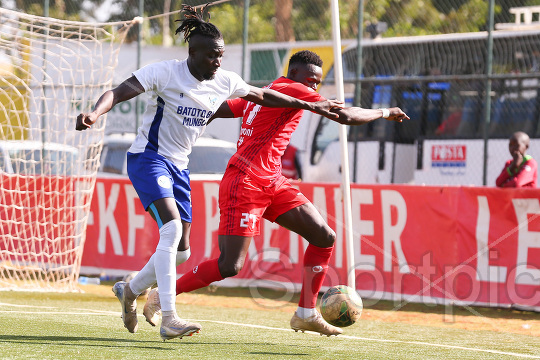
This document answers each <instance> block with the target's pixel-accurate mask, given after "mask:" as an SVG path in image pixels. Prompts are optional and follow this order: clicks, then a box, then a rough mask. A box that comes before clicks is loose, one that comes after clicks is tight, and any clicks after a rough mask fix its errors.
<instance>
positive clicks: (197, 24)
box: [175, 3, 223, 43]
mask: <svg viewBox="0 0 540 360" xmlns="http://www.w3.org/2000/svg"><path fill="white" fill-rule="evenodd" d="M208 5H210V3H208V4H206V5H205V6H204V7H203V8H202V9H201V11H200V12H197V9H196V8H194V7H192V6H189V5H185V4H184V5H182V13H183V15H184V16H183V18H182V19H179V20H176V21H180V26H179V27H178V29H176V32H175V34H178V33H180V32H183V33H184V41H185V42H187V43H189V40H190V39H191V38H192V37H193V36H194V35H202V36H205V37H208V38H211V39H214V40H218V39H223V35H222V34H221V31H219V29H218V28H217V27H216V26H215V25H214V24H212V23H210V22H208V21H205V20H204V19H203V14H204V12H205V10H206V8H207V7H208ZM208 20H210V14H208Z"/></svg>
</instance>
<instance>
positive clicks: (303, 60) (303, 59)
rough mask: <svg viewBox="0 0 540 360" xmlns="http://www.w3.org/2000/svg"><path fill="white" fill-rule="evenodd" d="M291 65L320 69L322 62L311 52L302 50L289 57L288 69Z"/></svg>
mask: <svg viewBox="0 0 540 360" xmlns="http://www.w3.org/2000/svg"><path fill="white" fill-rule="evenodd" d="M293 64H306V65H315V66H318V67H322V64H323V61H322V59H321V58H320V57H319V55H317V54H315V53H314V52H313V51H309V50H302V51H299V52H297V53H295V54H294V55H293V56H291V59H290V60H289V67H291V65H293Z"/></svg>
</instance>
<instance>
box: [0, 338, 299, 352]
mask: <svg viewBox="0 0 540 360" xmlns="http://www.w3.org/2000/svg"><path fill="white" fill-rule="evenodd" d="M2 342H3V343H13V344H40V345H57V346H95V347H109V348H126V347H129V348H134V347H136V348H139V349H150V350H170V349H171V348H170V346H168V345H169V344H174V346H182V345H184V346H207V345H215V346H237V345H238V344H237V343H231V342H209V341H197V342H192V341H186V340H184V339H182V341H175V340H172V341H167V342H164V341H162V340H157V339H156V340H136V339H122V338H104V337H86V336H38V335H34V336H31V335H0V343H2ZM160 345H163V346H160ZM243 345H248V346H268V345H269V344H268V342H253V343H243ZM273 345H275V344H273ZM249 354H268V355H276V356H280V355H308V354H304V353H287V354H285V353H272V352H250V353H249Z"/></svg>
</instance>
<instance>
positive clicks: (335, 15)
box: [330, 0, 356, 290]
mask: <svg viewBox="0 0 540 360" xmlns="http://www.w3.org/2000/svg"><path fill="white" fill-rule="evenodd" d="M330 6H331V9H332V43H333V49H334V74H335V75H334V76H335V82H336V96H337V100H340V101H343V102H344V101H345V90H344V85H343V63H342V59H341V32H340V30H339V3H338V0H331V2H330ZM339 143H340V149H341V164H342V171H341V196H342V200H343V228H344V233H345V249H346V254H347V285H348V286H350V287H351V288H353V289H355V290H356V271H355V270H356V267H355V261H354V246H353V240H354V239H353V226H352V209H351V181H350V177H349V176H350V175H349V173H350V172H349V152H348V151H349V150H348V145H347V127H346V126H345V125H340V126H339ZM337 226H339V225H337Z"/></svg>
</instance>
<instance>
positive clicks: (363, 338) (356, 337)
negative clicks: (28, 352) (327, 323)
mask: <svg viewBox="0 0 540 360" xmlns="http://www.w3.org/2000/svg"><path fill="white" fill-rule="evenodd" d="M0 306H10V307H34V308H42V309H43V308H45V309H53V308H52V307H46V306H33V305H16V304H5V303H0ZM77 310H82V311H92V313H88V312H56V311H55V312H53V311H45V312H39V314H44V315H49V314H51V315H100V316H106V315H116V316H121V313H120V312H116V311H103V310H94V309H77ZM13 312H16V313H19V314H36V313H37V312H35V311H15V310H0V313H13ZM139 316H142V315H140V314H139ZM191 321H199V322H210V323H215V324H224V325H233V326H243V327H250V328H257V329H266V330H278V331H288V332H290V331H292V330H291V329H284V328H276V327H271V326H264V325H254V324H243V323H235V322H229V321H216V320H202V319H201V320H191ZM306 334H310V335H317V336H320V334H319V333H316V332H311V331H306ZM338 338H339V339H351V340H363V341H374V342H385V343H395V344H412V345H422V346H432V347H439V348H445V349H459V350H466V351H476V352H485V353H491V354H498V355H509V356H515V357H521V358H529V359H540V356H535V355H527V354H519V353H513V352H505V351H498V350H489V349H477V348H470V347H464V346H456V345H444V344H433V343H428V342H423V341H403V340H389V339H374V338H365V337H360V336H350V335H339V337H338Z"/></svg>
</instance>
